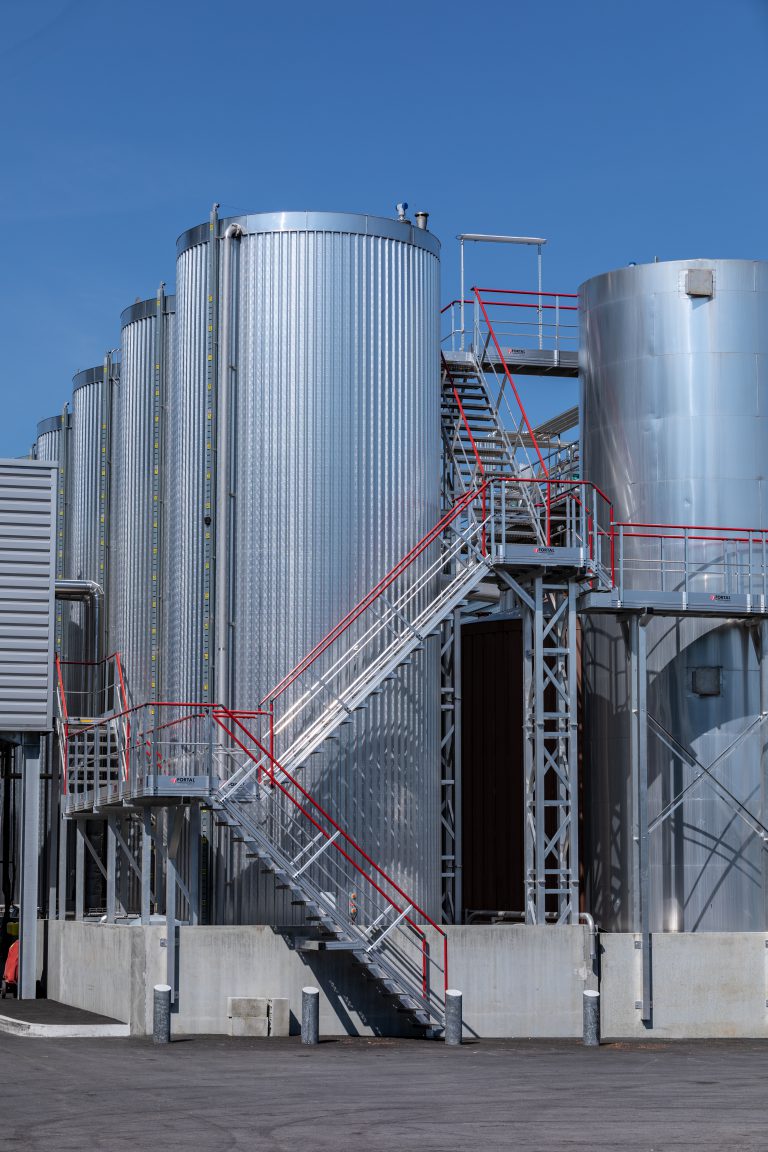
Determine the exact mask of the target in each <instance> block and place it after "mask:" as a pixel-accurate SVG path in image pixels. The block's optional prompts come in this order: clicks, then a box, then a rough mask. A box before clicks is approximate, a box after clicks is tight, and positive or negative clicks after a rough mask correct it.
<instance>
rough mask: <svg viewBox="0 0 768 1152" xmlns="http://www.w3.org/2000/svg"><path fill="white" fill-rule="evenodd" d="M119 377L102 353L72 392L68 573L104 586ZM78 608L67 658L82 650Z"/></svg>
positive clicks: (79, 375) (74, 609) (72, 614)
mask: <svg viewBox="0 0 768 1152" xmlns="http://www.w3.org/2000/svg"><path fill="white" fill-rule="evenodd" d="M105 368H106V379H107V384H106V386H105ZM118 378H119V369H118V366H117V365H116V364H113V363H112V361H111V359H110V357H107V358H106V360H105V363H104V364H99V365H97V366H96V367H93V368H85V369H84V370H83V371H82V372H78V373H77V375H76V376H75V377H74V378H73V392H72V435H71V447H72V454H71V463H70V488H69V500H70V517H69V533H68V540H67V576H68V577H70V578H72V579H75V580H95V581H96V582H97V583H98V584H100V585H101V586H102V588H104V589H105V591H106V582H107V578H108V567H109V561H108V558H109V468H110V443H109V436H110V419H111V416H110V410H111V402H112V396H111V393H112V386H113V383H114V381H115V380H117V379H118ZM82 611H83V609H82V605H80V604H72V605H71V606H70V627H69V637H68V640H67V653H68V657H69V659H70V660H82V659H85V656H86V654H85V653H84V652H83V648H82V642H81V629H82Z"/></svg>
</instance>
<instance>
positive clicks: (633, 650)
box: [629, 616, 653, 1028]
mask: <svg viewBox="0 0 768 1152" xmlns="http://www.w3.org/2000/svg"><path fill="white" fill-rule="evenodd" d="M646 627H647V621H646V620H645V618H640V617H639V616H632V618H631V619H630V624H629V660H630V677H629V679H630V694H631V699H630V712H631V723H632V741H631V748H632V752H631V769H632V804H633V809H634V812H633V819H632V825H633V828H632V845H633V866H634V870H635V884H634V885H633V887H634V891H635V893H636V896H635V900H636V903H635V924H636V925H639V928H640V941H639V944H640V952H641V969H642V998H641V1000H639V1001H636V1003H635V1007H636V1008H639V1009H640V1013H641V1015H640V1018H641V1020H642V1021H643V1023H644V1024H646V1025H647V1027H649V1028H652V1027H653V993H652V987H653V985H652V969H651V927H650V926H651V917H650V911H651V910H650V868H649V863H648V709H647V696H646V688H647V669H646V654H647V634H646Z"/></svg>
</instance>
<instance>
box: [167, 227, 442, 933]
mask: <svg viewBox="0 0 768 1152" xmlns="http://www.w3.org/2000/svg"><path fill="white" fill-rule="evenodd" d="M212 239H213V241H214V245H215V249H216V251H214V252H212V251H211V247H210V246H211V241H212ZM214 267H215V269H216V270H215V272H212V271H211V270H212V268H214ZM211 276H213V279H212V280H211V279H210V278H211ZM211 285H213V290H211ZM176 287H177V357H176V372H175V374H174V378H173V383H172V388H171V398H170V405H169V418H170V420H171V422H172V426H173V429H174V433H173V437H172V441H171V450H170V474H169V483H168V493H169V503H168V522H169V553H170V555H169V565H168V585H167V589H168V605H167V616H168V661H167V666H168V677H167V683H166V690H167V693H168V694H169V695H170V696H171V697H178V698H181V699H187V700H190V699H195V698H200V697H201V696H203V695H205V694H206V693H207V694H208V696H209V697H211V696H213V695H214V693H216V692H224V694H225V695H226V699H223V700H222V702H223V703H232V704H234V705H236V706H239V707H250V708H252V707H254V706H255V705H257V704H258V702H259V700H260V699H261V698H262V697H263V696H264V695H265V694H266V692H267V691H268V690H269V689H270V688H271V687H272V686H273V685H274V684H275V683H277V682H278V681H279V680H280V678H281V677H282V676H283V675H284V674H285V673H286V672H287V671H288V670H289V669H291V668H292V667H293V665H294V664H295V663H296V662H297V661H298V660H299V659H300V658H301V657H302V656H303V655H304V654H306V653H307V652H308V651H309V650H310V649H311V648H312V647H313V645H315V644H316V643H317V642H318V640H320V639H321V638H322V637H323V636H324V635H325V634H326V632H327V631H328V630H329V629H330V628H331V627H332V626H333V625H334V624H335V623H336V622H337V621H338V620H339V619H340V618H341V617H342V616H343V615H344V614H345V613H346V612H347V611H348V610H349V609H350V608H351V607H352V606H353V605H354V604H355V603H356V602H357V600H358V599H359V598H360V597H361V596H362V595H364V593H365V592H366V591H367V590H368V589H369V588H371V587H372V586H373V585H374V584H375V583H376V582H377V581H378V580H379V579H380V577H381V576H382V575H383V574H384V573H385V572H386V571H387V570H388V569H389V568H390V567H391V566H392V565H393V564H394V563H395V562H396V561H397V560H398V559H399V558H400V557H401V556H402V555H403V554H404V553H406V552H407V551H408V550H409V549H410V548H411V547H412V546H413V545H414V544H415V543H416V541H417V540H419V538H420V537H421V536H422V535H424V533H425V532H426V531H427V530H428V529H429V528H430V527H431V526H432V525H433V524H434V523H435V522H436V521H437V519H438V518H439V514H440V501H439V486H440V428H439V340H438V312H439V245H438V242H437V240H436V239H435V237H433V236H432V235H431V234H430V233H429V232H427V231H425V230H421V229H418V228H414V227H412V226H411V225H410V224H407V223H400V222H398V221H394V220H385V219H379V218H375V217H371V216H358V215H352V214H342V213H322V212H318V213H315V212H289V213H262V214H257V215H249V216H241V217H237V218H235V219H229V220H221V221H218V220H216V219H215V218H214V219H213V220H212V221H211V224H210V225H208V224H206V225H203V226H201V227H199V228H196V229H192V230H191V231H189V232H187V233H185V234H184V235H183V236H182V237H181V238H180V240H179V244H178V262H177V283H176ZM209 297H211V298H212V300H209ZM212 301H213V303H214V304H215V310H214V312H213V314H212V315H211V314H209V311H208V306H209V304H211V303H212ZM209 324H211V325H213V326H214V327H215V331H216V335H217V339H218V346H219V350H220V354H219V361H220V362H219V373H218V377H217V380H216V382H215V385H214V386H215V387H216V388H217V389H218V401H219V416H220V418H221V411H222V410H221V403H222V393H221V385H222V380H226V382H227V383H228V385H229V389H230V399H229V416H228V420H227V427H228V429H229V430H230V432H231V438H230V439H229V440H228V444H227V452H228V455H229V480H230V484H229V485H228V487H229V490H230V491H231V492H232V493H233V496H232V498H231V508H230V510H229V511H227V510H226V509H224V512H223V514H224V515H225V516H227V515H231V530H230V532H229V535H228V540H229V545H228V547H227V549H226V552H225V554H224V555H223V557H222V558H220V561H219V564H218V567H217V571H216V579H217V581H218V582H219V585H218V586H219V588H221V586H222V585H221V581H226V583H227V587H228V589H229V620H228V621H226V622H225V625H226V626H225V628H224V629H222V628H221V627H220V629H219V636H218V638H219V641H220V642H221V641H225V642H226V643H225V647H226V654H225V655H222V654H221V653H220V654H219V667H218V669H216V668H213V669H212V670H211V665H212V664H213V657H214V655H215V650H214V642H213V640H212V638H211V636H210V630H211V628H212V627H213V623H215V622H211V623H210V627H209V628H208V629H206V593H207V591H208V585H207V584H206V570H205V563H206V551H205V546H206V533H208V532H210V533H212V534H213V536H214V537H215V533H216V529H217V524H216V520H215V513H216V511H218V512H219V513H220V514H221V513H222V509H221V506H220V503H219V507H218V508H217V507H216V506H215V497H214V507H213V508H210V507H208V502H209V500H210V495H208V496H207V495H206V479H207V477H208V473H209V462H208V460H207V459H206V446H207V444H209V443H210V441H209V440H208V436H209V434H210V433H209V429H210V422H209V421H208V419H207V412H206V396H207V393H208V391H209V389H208V384H209V383H210V377H209V375H208V374H207V365H208V363H209V361H208V360H207V356H208V355H209V345H208V343H207V339H208V325H209ZM227 374H228V375H227ZM209 483H210V480H209ZM212 542H213V540H212V538H209V540H208V546H209V549H210V547H211V545H212ZM220 551H221V549H220ZM432 645H433V642H432V641H430V644H429V646H428V650H427V651H426V652H424V653H421V654H420V656H419V658H418V664H417V665H416V666H414V667H412V668H410V669H408V670H407V672H406V673H403V679H402V680H401V682H400V684H399V686H398V688H397V690H394V689H393V687H392V686H391V685H389V686H387V688H386V690H385V692H384V693H383V694H382V695H381V696H380V697H378V698H376V699H375V700H374V701H372V703H371V705H370V706H369V708H368V710H367V711H366V712H364V713H361V714H359V715H358V716H357V717H355V720H354V722H353V723H351V724H349V725H347V726H345V727H344V729H343V730H342V731H343V733H344V734H343V735H342V736H341V737H340V739H339V740H336V741H334V742H333V745H332V746H333V749H334V750H333V751H331V750H330V749H329V748H327V749H326V751H325V752H324V753H323V754H322V755H318V756H315V757H313V758H312V762H311V763H312V766H311V768H310V767H308V768H307V769H306V770H305V776H304V783H305V784H306V785H308V786H309V788H310V790H311V791H312V793H313V795H315V796H316V797H317V799H319V800H320V802H321V803H323V804H324V805H327V806H328V807H329V808H330V809H331V811H332V813H333V814H334V815H335V816H336V817H337V818H339V819H340V820H341V821H343V823H344V826H345V827H346V828H347V829H348V830H349V831H350V832H351V833H352V835H354V836H355V837H357V838H358V839H359V840H360V841H361V842H362V844H363V845H364V846H365V847H367V848H369V849H370V850H371V851H372V853H373V855H374V858H375V859H376V861H377V863H379V864H380V865H381V866H382V867H384V868H386V869H388V870H391V871H393V872H394V873H395V875H396V876H397V877H398V878H399V879H400V881H401V883H402V884H403V885H404V886H405V887H406V888H407V890H408V891H409V894H410V895H412V896H413V897H414V898H415V899H417V900H418V901H419V903H421V904H422V906H424V907H425V908H426V909H427V910H428V911H430V912H432V913H434V912H436V910H437V908H438V905H439V892H440V860H439V792H440V790H439V778H438V777H439V749H438V723H439V663H438V652H437V649H436V647H433V646H432ZM224 664H226V667H225V666H224ZM222 685H224V686H225V687H224V688H222V687H221V686H222ZM225 850H226V851H229V849H225ZM227 867H228V868H229V869H230V870H231V871H232V873H233V875H237V874H238V873H240V881H239V883H238V884H237V885H236V886H234V887H230V889H229V890H228V891H229V893H230V895H229V899H228V903H227V904H226V907H222V901H223V895H222V896H221V898H220V900H219V908H218V910H217V915H218V916H219V918H226V919H244V920H248V919H251V918H257V917H262V916H264V917H268V916H269V915H270V911H269V908H268V904H269V899H270V897H269V894H268V893H267V892H266V890H264V891H262V890H261V889H260V887H259V880H258V877H257V870H255V869H254V870H253V875H251V873H250V870H247V869H246V865H245V862H244V860H243V859H242V858H240V857H235V856H233V858H232V860H231V861H229V863H228V865H227ZM246 872H247V874H246ZM220 875H221V872H220Z"/></svg>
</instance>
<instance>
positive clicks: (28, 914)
mask: <svg viewBox="0 0 768 1152" xmlns="http://www.w3.org/2000/svg"><path fill="white" fill-rule="evenodd" d="M21 776H22V823H21V884H20V889H19V904H20V908H21V911H20V913H19V939H20V945H19V985H18V987H19V999H20V1000H34V999H35V996H36V995H37V912H38V891H39V889H38V885H39V858H40V737H39V736H28V737H25V739H24V742H23V744H22V746H21Z"/></svg>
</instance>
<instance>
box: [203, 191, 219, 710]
mask: <svg viewBox="0 0 768 1152" xmlns="http://www.w3.org/2000/svg"><path fill="white" fill-rule="evenodd" d="M218 208H219V206H218V204H214V205H213V208H212V209H211V217H210V222H209V243H208V291H207V294H206V295H207V300H206V316H207V323H206V330H207V331H206V357H207V359H206V374H205V430H204V436H205V473H204V475H205V482H204V485H203V508H202V514H203V525H204V531H203V603H202V617H203V652H202V685H203V694H202V695H203V701H204V702H205V703H206V704H207V703H210V702H211V697H212V695H213V693H212V690H211V641H212V639H213V637H212V636H211V621H212V614H213V613H212V610H213V608H214V605H213V594H214V589H215V583H214V579H213V564H214V546H213V532H212V524H213V504H214V494H215V491H216V488H215V484H214V479H213V476H214V471H215V467H214V465H215V451H214V444H213V438H214V435H215V432H216V422H217V406H216V382H217V360H218V295H219V287H218V273H219V268H218V250H217V245H216V240H217V237H218V233H219V216H218Z"/></svg>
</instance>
